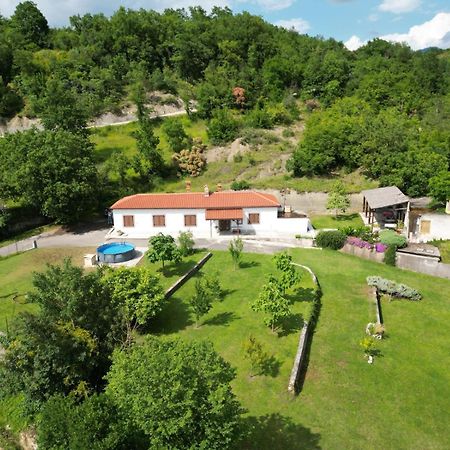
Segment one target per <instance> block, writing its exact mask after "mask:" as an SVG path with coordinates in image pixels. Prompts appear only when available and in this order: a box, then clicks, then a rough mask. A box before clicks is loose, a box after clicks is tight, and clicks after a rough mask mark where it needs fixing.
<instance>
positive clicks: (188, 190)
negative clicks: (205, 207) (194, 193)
mask: <svg viewBox="0 0 450 450" xmlns="http://www.w3.org/2000/svg"><path fill="white" fill-rule="evenodd" d="M186 192H191V180H186Z"/></svg>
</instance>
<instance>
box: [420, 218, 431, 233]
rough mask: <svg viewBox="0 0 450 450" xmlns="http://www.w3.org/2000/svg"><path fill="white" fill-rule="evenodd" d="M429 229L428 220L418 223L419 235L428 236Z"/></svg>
mask: <svg viewBox="0 0 450 450" xmlns="http://www.w3.org/2000/svg"><path fill="white" fill-rule="evenodd" d="M430 229H431V221H430V220H422V221H421V222H420V233H421V234H430Z"/></svg>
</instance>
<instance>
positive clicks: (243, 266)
mask: <svg viewBox="0 0 450 450" xmlns="http://www.w3.org/2000/svg"><path fill="white" fill-rule="evenodd" d="M260 265H261V263H260V262H258V261H241V262H240V263H239V268H240V269H250V268H251V267H259V266H260Z"/></svg>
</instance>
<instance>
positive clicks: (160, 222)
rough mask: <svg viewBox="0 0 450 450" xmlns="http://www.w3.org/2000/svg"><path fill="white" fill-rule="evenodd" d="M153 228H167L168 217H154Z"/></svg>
mask: <svg viewBox="0 0 450 450" xmlns="http://www.w3.org/2000/svg"><path fill="white" fill-rule="evenodd" d="M153 226H154V227H165V226H166V216H153Z"/></svg>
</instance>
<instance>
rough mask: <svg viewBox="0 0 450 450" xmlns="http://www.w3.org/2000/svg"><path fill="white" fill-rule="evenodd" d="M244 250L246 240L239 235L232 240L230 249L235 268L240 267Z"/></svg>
mask: <svg viewBox="0 0 450 450" xmlns="http://www.w3.org/2000/svg"><path fill="white" fill-rule="evenodd" d="M243 250H244V242H243V241H242V239H241V238H240V237H237V238H235V239H233V240H231V241H230V245H229V246H228V251H229V252H230V255H231V259H232V260H233V263H234V268H235V269H236V268H237V267H239V264H240V261H241V258H242V251H243Z"/></svg>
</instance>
